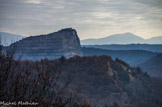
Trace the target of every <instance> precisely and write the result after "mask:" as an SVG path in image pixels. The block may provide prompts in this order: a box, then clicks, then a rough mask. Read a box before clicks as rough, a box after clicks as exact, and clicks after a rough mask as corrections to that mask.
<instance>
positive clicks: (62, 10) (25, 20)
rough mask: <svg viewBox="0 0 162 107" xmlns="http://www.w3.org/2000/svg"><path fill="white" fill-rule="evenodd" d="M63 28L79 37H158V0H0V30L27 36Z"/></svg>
mask: <svg viewBox="0 0 162 107" xmlns="http://www.w3.org/2000/svg"><path fill="white" fill-rule="evenodd" d="M66 27H72V28H74V29H76V30H77V32H78V35H79V37H80V39H86V38H100V37H105V36H109V35H111V34H118V33H125V32H131V33H134V34H136V35H138V36H141V37H143V38H150V37H154V36H162V0H0V31H3V32H10V33H15V34H20V35H25V36H30V35H38V34H46V33H51V32H55V31H57V30H60V29H62V28H66Z"/></svg>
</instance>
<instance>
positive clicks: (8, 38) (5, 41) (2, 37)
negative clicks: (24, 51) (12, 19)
mask: <svg viewBox="0 0 162 107" xmlns="http://www.w3.org/2000/svg"><path fill="white" fill-rule="evenodd" d="M23 38H25V37H24V36H21V35H16V34H11V33H6V32H0V41H1V45H3V46H9V45H10V44H12V43H14V42H16V41H19V40H21V39H23Z"/></svg>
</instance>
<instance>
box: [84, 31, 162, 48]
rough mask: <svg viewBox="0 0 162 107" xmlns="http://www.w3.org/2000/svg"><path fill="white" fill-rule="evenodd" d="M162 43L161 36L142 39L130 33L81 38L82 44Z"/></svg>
mask: <svg viewBox="0 0 162 107" xmlns="http://www.w3.org/2000/svg"><path fill="white" fill-rule="evenodd" d="M132 43H134V44H137V43H141V44H143V43H146V44H162V36H158V37H153V38H150V39H143V38H141V37H139V36H136V35H134V34H132V33H129V32H128V33H123V34H114V35H110V36H107V37H104V38H98V39H85V40H81V44H82V45H103V44H132Z"/></svg>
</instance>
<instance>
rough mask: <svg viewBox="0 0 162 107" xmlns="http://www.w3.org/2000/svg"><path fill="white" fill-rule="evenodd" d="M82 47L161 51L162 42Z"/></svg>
mask: <svg viewBox="0 0 162 107" xmlns="http://www.w3.org/2000/svg"><path fill="white" fill-rule="evenodd" d="M82 47H87V48H88V47H91V48H100V49H106V50H146V51H152V52H162V44H126V45H125V44H112V45H82Z"/></svg>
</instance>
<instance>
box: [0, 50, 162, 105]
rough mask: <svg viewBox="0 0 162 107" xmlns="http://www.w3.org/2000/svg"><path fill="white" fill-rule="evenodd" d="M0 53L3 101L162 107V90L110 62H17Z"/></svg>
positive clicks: (96, 59)
mask: <svg viewBox="0 0 162 107" xmlns="http://www.w3.org/2000/svg"><path fill="white" fill-rule="evenodd" d="M13 56H14V51H10V52H8V53H5V54H2V52H0V101H6V102H8V101H10V102H16V103H18V102H19V101H24V102H25V101H28V102H37V103H38V106H42V107H43V106H50V107H51V106H53V107H137V106H138V107H160V106H162V99H161V98H162V92H161V89H162V84H161V82H162V81H161V80H160V79H155V78H150V77H149V76H148V75H147V73H144V72H143V71H142V70H141V69H140V68H138V67H137V68H133V67H130V66H129V65H128V64H127V63H125V62H123V61H121V60H119V59H116V60H113V59H112V58H111V57H110V56H106V55H102V56H86V57H80V56H74V57H72V58H69V59H66V58H65V57H61V58H59V59H56V60H48V59H43V60H41V61H21V57H20V59H19V60H14V58H13Z"/></svg>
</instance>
